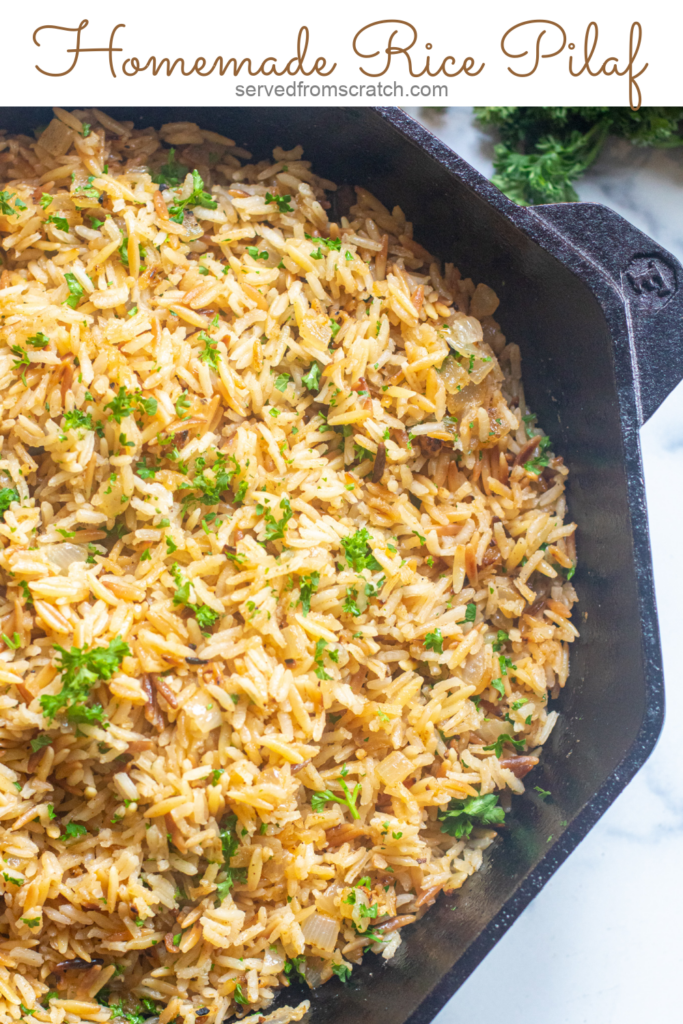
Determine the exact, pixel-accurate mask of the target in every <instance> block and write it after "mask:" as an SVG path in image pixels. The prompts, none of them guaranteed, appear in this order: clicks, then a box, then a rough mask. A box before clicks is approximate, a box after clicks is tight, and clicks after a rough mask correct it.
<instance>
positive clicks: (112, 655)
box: [40, 636, 130, 722]
mask: <svg viewBox="0 0 683 1024" xmlns="http://www.w3.org/2000/svg"><path fill="white" fill-rule="evenodd" d="M54 646H55V650H56V651H58V653H59V658H60V660H59V661H58V663H57V668H58V669H59V671H60V672H61V676H62V689H61V690H60V692H59V693H57V694H43V695H42V697H41V698H40V705H41V707H42V709H43V714H44V715H45V717H46V718H47V719H48V721H52V719H53V718H54V717H55V715H56V714H57V713H58V712H59V711H61V710H62V709H66V711H67V717H68V718H69V720H70V721H72V722H92V721H99V722H101V721H102V716H103V714H104V712H103V710H102V708H101V706H100V705H99V704H96V705H95V706H94V707H92V708H87V707H86V706H85V701H86V700H87V699H88V696H89V694H90V690H91V689H92V687H93V686H94V685H95V684H96V683H99V682H101V681H102V680H108V679H111V677H112V676H113V675H114V673H115V672H116V671H118V669H119V668H120V666H121V662H122V661H123V659H124V658H125V657H126V655H129V654H130V647H129V646H128V644H127V643H125V641H123V640H122V639H121V637H120V636H117V637H114V639H113V640H111V641H110V642H109V644H108V645H107V646H106V647H90V648H87V647H72V648H71V650H70V651H67V650H66V649H65V648H64V647H60V646H59V644H55V645H54Z"/></svg>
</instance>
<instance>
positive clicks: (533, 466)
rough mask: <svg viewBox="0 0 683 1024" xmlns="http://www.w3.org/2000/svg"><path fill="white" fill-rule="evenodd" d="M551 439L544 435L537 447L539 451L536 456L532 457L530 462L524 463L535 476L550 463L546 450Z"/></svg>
mask: <svg viewBox="0 0 683 1024" xmlns="http://www.w3.org/2000/svg"><path fill="white" fill-rule="evenodd" d="M550 445H551V441H550V438H549V437H547V436H543V437H542V438H541V440H540V442H539V444H538V448H537V449H536V450H537V452H538V453H539V454H538V455H536V457H535V458H533V459H530V460H529V462H525V463H524V468H525V470H526V471H527V473H531V474H532V475H533V476H539V475H540V474H541V473H542V472H543V470H544V468H545V467H546V466H548V465H549V464H550V459H549V457H548V456H547V455H546V454H545V452H546V451H547V450H548V448H550Z"/></svg>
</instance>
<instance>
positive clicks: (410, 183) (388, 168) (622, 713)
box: [0, 101, 662, 1024]
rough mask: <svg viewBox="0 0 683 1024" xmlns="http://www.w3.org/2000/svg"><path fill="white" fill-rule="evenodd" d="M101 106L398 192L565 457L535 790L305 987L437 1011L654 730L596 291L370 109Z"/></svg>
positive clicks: (655, 713)
mask: <svg viewBox="0 0 683 1024" xmlns="http://www.w3.org/2000/svg"><path fill="white" fill-rule="evenodd" d="M84 102H85V101H84ZM108 113H110V114H111V115H112V116H113V117H116V118H120V119H129V120H130V119H134V120H135V122H136V125H137V126H139V127H144V126H146V125H154V126H156V127H158V126H159V125H161V124H162V123H165V122H167V121H175V120H188V121H197V123H199V124H200V126H203V127H206V128H212V129H213V130H215V131H218V132H221V133H224V134H226V135H228V136H230V137H232V138H234V139H235V140H236V141H237V143H238V145H243V146H245V147H246V148H248V149H249V150H251V151H252V152H253V153H254V156H255V158H257V159H262V158H264V157H269V156H270V152H271V150H272V148H273V146H275V145H281V146H283V147H284V148H286V149H287V148H291V147H293V146H295V145H296V144H298V143H301V144H302V145H303V147H304V150H305V153H304V156H305V158H306V159H310V160H312V161H313V165H314V168H315V170H316V171H317V173H319V174H322V175H325V176H326V177H328V178H331V179H332V180H333V181H336V182H337V183H339V184H342V183H346V184H350V185H353V184H359V185H363V186H364V187H366V188H368V189H369V190H370V191H372V192H374V193H375V194H376V195H377V196H378V197H379V198H380V199H381V200H382V201H383V202H384V203H386V204H387V205H388V206H389V207H392V206H393V205H395V204H399V205H400V206H401V208H402V209H403V211H404V212H405V214H406V216H407V218H408V219H409V220H412V221H413V223H414V233H415V238H416V239H417V240H419V241H420V242H422V243H423V244H425V245H426V246H427V247H428V248H429V249H430V250H431V251H433V252H435V253H436V254H437V255H439V256H440V257H441V258H443V259H446V260H448V261H451V262H454V263H455V264H456V266H458V267H459V268H460V270H461V271H462V273H463V276H466V277H472V278H473V279H474V281H475V283H477V282H479V281H483V282H485V283H486V284H488V285H490V286H491V287H492V288H494V289H495V291H496V292H497V293H498V295H499V297H500V299H501V306H500V308H499V310H498V312H497V314H496V317H497V319H498V320H499V321H500V323H501V326H502V329H503V331H504V333H505V334H506V335H507V338H508V340H509V341H514V342H517V343H518V344H519V345H520V347H521V350H522V372H523V380H524V384H525V391H526V396H527V402H528V404H529V406H530V407H531V408H532V409H533V410H534V411H535V412H537V413H538V417H539V424H540V425H541V426H542V427H543V428H544V430H545V432H546V433H548V434H549V435H550V436H551V438H552V440H553V448H554V449H555V450H556V451H557V452H558V453H560V454H562V455H563V456H564V459H565V462H566V463H567V465H568V466H569V468H570V470H571V473H570V477H569V487H568V492H567V497H568V502H569V508H570V514H571V518H572V519H573V520H575V521H576V522H578V524H579V531H578V542H577V548H578V556H579V567H578V570H577V574H576V578H575V580H574V582H575V585H576V588H577V591H578V593H579V597H580V604H579V605H578V615H577V617H576V625H577V627H578V628H579V630H580V632H581V638H580V640H579V641H577V642H576V643H575V644H574V645H573V649H572V650H571V652H570V657H571V674H570V678H569V681H568V684H567V687H566V689H565V691H564V692H563V693H562V694H561V696H560V698H559V700H558V701H556V702H554V704H553V707H554V708H555V709H556V710H558V711H560V720H559V722H558V725H557V726H556V728H555V730H554V732H553V734H552V736H551V738H550V740H549V741H548V743H547V745H546V747H545V749H544V753H543V756H542V760H541V764H540V765H539V766H538V768H536V769H535V771H534V772H533V773H532V774H531V775H529V776H528V777H527V780H526V782H527V784H528V785H527V793H526V794H525V795H524V796H523V797H522V798H515V800H514V802H513V811H512V814H511V815H509V816H508V817H509V819H510V826H509V827H508V828H506V829H504V830H503V833H504V834H503V835H502V837H501V838H500V839H499V840H498V841H497V842H496V843H495V844H494V846H493V847H492V849H491V851H489V854H488V855H487V857H488V859H487V864H486V866H485V867H484V868H483V869H482V870H481V871H480V872H479V873H478V874H476V875H475V876H473V878H471V879H470V880H469V881H468V882H467V883H466V885H465V887H464V889H462V890H460V891H459V892H457V893H455V894H452V895H450V896H441V897H440V898H439V899H438V900H437V903H436V904H435V906H433V907H432V908H431V909H430V910H429V912H428V913H427V915H426V916H425V917H424V918H423V919H422V920H421V921H419V922H417V923H416V924H414V925H412V926H411V927H410V928H409V929H407V933H406V934H405V936H404V942H403V945H402V946H401V948H400V949H399V952H398V954H397V955H396V957H395V958H394V959H393V960H392V961H390V962H389V963H385V962H384V961H383V960H381V958H378V957H375V956H373V955H368V956H367V957H366V958H365V963H364V965H363V967H362V968H361V969H360V970H355V971H354V973H353V979H352V981H351V982H350V983H349V984H348V985H346V986H342V985H341V983H339V982H338V981H337V980H336V979H335V980H333V981H332V982H330V983H329V984H327V985H325V986H323V988H321V989H319V990H317V991H316V992H315V993H313V994H312V997H311V998H312V1004H313V1017H314V1020H315V1021H316V1024H327V1022H331V1021H335V1024H346V1022H347V1021H348V1022H349V1024H351V1022H352V1021H353V1022H357V1021H358V1019H359V1015H360V1014H363V1015H366V1016H367V1018H368V1019H371V1020H372V1022H373V1024H385V1022H386V1024H389V1022H391V1024H401V1022H403V1021H407V1020H410V1021H411V1024H417V1022H418V1021H427V1020H430V1019H431V1017H432V1016H433V1014H434V1013H435V1012H436V1011H437V1010H438V1009H439V1008H440V1006H441V1005H442V1004H443V1002H445V1000H446V999H447V998H448V997H449V996H450V995H451V994H452V992H453V991H454V990H455V989H456V988H457V987H458V985H459V984H461V983H462V981H463V980H464V979H465V978H466V977H467V975H468V974H469V973H470V972H471V971H472V970H473V969H474V967H475V966H476V964H477V963H478V962H479V960H481V958H482V957H483V956H484V955H485V953H486V952H487V951H488V949H490V948H491V946H492V945H493V944H494V943H495V941H496V940H497V938H499V937H500V935H502V934H503V932H504V931H505V929H506V928H507V927H508V926H509V924H510V923H511V922H512V921H513V920H514V919H515V917H516V916H517V915H518V914H519V913H520V911H521V910H522V909H523V907H524V906H525V905H526V904H527V903H528V901H529V900H530V899H531V898H532V897H533V895H535V893H536V892H537V891H538V890H539V889H540V888H541V886H542V885H543V884H544V882H545V881H547V879H548V878H549V877H550V875H551V874H552V873H553V871H554V870H556V868H557V866H558V865H559V864H560V863H561V862H562V860H563V859H564V858H565V857H566V856H567V854H568V853H569V852H571V850H572V849H573V848H574V846H576V844H577V843H578V842H579V841H580V839H581V838H582V837H583V835H584V834H585V833H586V831H587V830H588V828H590V826H591V825H592V824H593V823H594V821H595V820H597V818H598V817H599V816H600V814H601V813H603V811H604V810H605V809H606V807H607V806H608V805H609V804H610V803H611V802H612V801H613V800H614V798H615V796H616V795H617V793H618V792H619V791H620V790H621V789H622V788H623V786H624V785H625V784H626V782H628V780H629V779H630V778H631V776H632V775H633V774H634V772H635V771H636V770H637V768H638V767H639V766H640V764H642V762H643V761H644V760H645V758H646V756H647V755H648V753H649V752H650V750H651V748H652V746H653V745H654V742H655V741H656V738H657V735H658V733H659V728H660V725H661V715H662V705H661V692H660V687H661V679H660V668H659V660H658V658H659V653H658V644H657V637H656V618H655V612H654V602H653V598H652V596H651V581H650V575H649V574H650V569H649V551H648V548H647V534H646V520H645V518H644V504H643V488H642V473H641V470H640V461H639V453H638V449H637V435H636V434H635V433H634V432H632V433H631V434H630V435H629V434H628V432H626V433H625V432H624V429H623V408H620V403H619V399H618V387H617V377H618V366H617V365H616V364H615V349H614V345H613V339H612V334H611V331H610V327H609V324H608V322H607V319H606V317H605V314H604V312H603V309H602V307H601V304H600V302H599V301H598V299H597V298H596V296H595V294H594V293H593V291H591V289H590V288H589V287H588V286H587V285H586V284H585V283H584V282H583V281H582V280H581V279H580V278H579V277H578V276H576V275H575V274H574V273H572V271H570V270H569V269H568V268H567V267H566V266H565V265H563V263H562V262H561V261H560V260H559V259H557V258H556V257H555V256H554V255H552V254H551V253H549V252H548V251H546V250H545V249H544V248H542V247H541V246H540V245H539V244H537V242H535V241H533V240H532V239H531V238H530V237H529V235H528V234H526V233H525V231H524V230H522V229H521V228H520V227H519V226H516V225H515V224H514V223H513V222H512V221H511V220H510V219H508V217H506V216H505V215H504V212H501V210H500V209H496V208H494V206H493V205H491V203H490V202H489V201H488V198H487V190H489V193H488V194H489V195H490V191H491V186H489V185H488V183H486V182H485V181H484V179H479V178H478V176H477V175H476V172H473V171H472V169H471V168H468V167H467V165H464V164H462V165H461V166H462V167H463V168H466V170H467V172H469V175H470V176H469V178H468V176H467V173H463V174H459V173H458V172H457V168H456V173H452V171H451V170H449V169H447V168H446V167H444V166H443V164H442V163H440V162H439V161H438V160H435V159H434V158H433V157H432V156H430V155H429V154H428V153H427V152H426V151H425V150H424V149H423V148H421V147H420V146H419V145H417V144H415V143H414V142H411V141H409V140H406V139H405V137H403V136H402V135H401V134H400V133H399V132H397V131H396V130H395V128H394V127H393V126H392V124H391V123H390V122H389V121H388V120H387V119H386V118H385V117H383V116H381V115H380V114H379V113H377V112H375V111H372V110H370V109H368V108H287V109H285V108H220V107H217V108H175V109H174V108H160V107H156V108H155V107H149V108H142V107H136V108H126V109H124V108H118V109H111V108H108ZM51 116H52V114H51V111H50V110H49V109H47V108H45V109H34V108H24V109H22V108H13V109H9V108H6V109H4V110H0V127H3V128H7V129H9V130H10V131H24V132H27V131H30V130H31V129H32V127H33V126H34V125H37V124H45V123H47V121H48V120H49V119H50V118H51ZM407 120H408V119H406V121H407ZM477 180H478V181H480V182H481V186H478V185H477ZM338 212H339V211H337V214H338ZM618 359H619V355H617V361H618ZM634 506H637V507H635V508H634ZM534 785H538V786H541V787H543V788H544V789H546V790H550V792H551V793H552V799H551V800H550V801H548V802H547V803H544V802H543V801H542V800H541V799H540V798H539V797H538V796H537V795H536V794H535V793H534V792H533V787H534ZM549 836H552V837H554V838H553V839H552V841H548V837H549ZM298 994H299V993H297V995H298ZM307 994H308V993H307ZM300 995H302V996H303V992H302V993H300ZM293 996H294V993H291V994H290V996H289V998H288V999H287V1002H290V1003H291V1002H292V997H293Z"/></svg>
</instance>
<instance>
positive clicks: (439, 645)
mask: <svg viewBox="0 0 683 1024" xmlns="http://www.w3.org/2000/svg"><path fill="white" fill-rule="evenodd" d="M423 643H424V645H425V648H426V650H428V651H434V652H435V653H436V654H443V636H442V635H441V630H440V629H439V628H438V627H437V628H436V629H435V630H433V632H431V633H427V635H426V636H425V638H424V641H423Z"/></svg>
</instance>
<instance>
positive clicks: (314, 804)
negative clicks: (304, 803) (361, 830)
mask: <svg viewBox="0 0 683 1024" xmlns="http://www.w3.org/2000/svg"><path fill="white" fill-rule="evenodd" d="M348 771H349V770H348V768H347V767H346V765H344V767H343V768H342V771H341V776H342V777H341V778H339V779H338V780H337V781H338V782H339V785H340V786H341V788H342V792H343V793H344V796H343V797H341V796H337V795H336V793H332V792H331V790H329V789H322V790H318V791H317V792H316V793H313V795H312V796H311V810H312V811H313V812H314V813H315V814H319V813H320V811H322V810H324V809H325V804H328V803H330V801H331V800H334V801H335V802H336V803H338V804H345V805H346V806H347V807H348V809H349V811H350V812H351V817H352V818H356V819H358V818H360V814H359V813H358V810H357V808H356V801H357V799H358V795H359V793H360V789H361V785H360V782H357V783H356V784H355V786H354V787H353V789H352V790H351V789H349V786H348V783H347V782H346V779H345V778H344V776H345V775H348Z"/></svg>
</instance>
